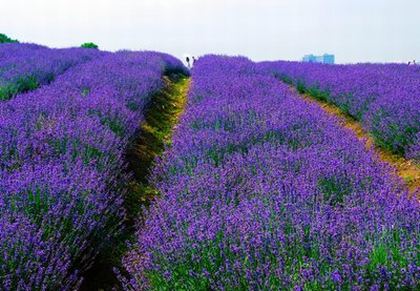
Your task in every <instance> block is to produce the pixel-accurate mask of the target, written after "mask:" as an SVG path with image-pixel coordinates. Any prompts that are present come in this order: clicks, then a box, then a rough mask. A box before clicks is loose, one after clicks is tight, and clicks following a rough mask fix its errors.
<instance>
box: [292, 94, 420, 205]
mask: <svg viewBox="0 0 420 291" xmlns="http://www.w3.org/2000/svg"><path fill="white" fill-rule="evenodd" d="M290 88H291V90H292V91H293V92H294V93H295V94H298V95H299V96H301V97H302V98H303V99H304V100H305V101H307V102H308V103H314V104H317V105H318V106H319V107H321V108H322V109H323V110H324V111H325V112H326V113H327V114H329V115H332V116H335V117H337V118H338V121H339V124H340V125H341V126H343V127H345V128H347V129H349V130H351V131H352V132H353V133H354V134H355V135H356V136H357V138H358V139H359V140H360V141H361V142H362V143H364V145H365V147H366V149H368V150H370V149H372V150H373V151H374V152H375V154H376V156H377V157H378V158H379V159H380V160H381V161H383V162H385V163H387V164H389V165H390V166H391V167H393V168H394V169H395V172H396V174H397V175H398V176H400V177H401V178H402V179H403V180H404V182H405V183H406V185H407V187H408V188H409V190H410V193H415V192H416V190H418V189H420V165H418V164H416V163H415V162H414V161H412V160H408V159H405V158H404V157H402V156H399V155H396V154H393V153H391V152H390V151H388V150H385V149H383V148H380V147H378V146H377V145H375V142H374V139H373V138H372V137H371V136H370V135H369V133H368V132H366V131H365V130H364V129H363V127H362V124H361V123H360V122H358V121H357V120H355V119H354V118H352V117H351V116H349V115H348V114H346V113H344V112H343V111H342V110H341V109H340V108H338V107H337V106H335V105H333V104H331V103H328V102H326V101H323V100H319V99H316V98H314V97H312V96H310V95H309V94H302V93H299V92H298V90H297V89H296V88H295V87H293V86H291V87H290ZM417 195H420V193H419V192H417ZM417 198H418V199H419V200H420V197H417Z"/></svg>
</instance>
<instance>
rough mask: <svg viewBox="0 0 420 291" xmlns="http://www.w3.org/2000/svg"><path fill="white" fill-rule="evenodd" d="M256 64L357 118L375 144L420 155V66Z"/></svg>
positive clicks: (413, 155)
mask: <svg viewBox="0 0 420 291" xmlns="http://www.w3.org/2000/svg"><path fill="white" fill-rule="evenodd" d="M259 66H260V68H262V69H263V70H266V71H270V72H273V73H274V74H275V75H277V76H278V77H280V78H281V79H283V80H286V81H289V82H292V83H294V84H295V85H296V86H297V87H298V89H299V90H300V91H305V92H308V93H310V94H312V95H314V96H315V97H317V98H320V99H323V100H325V101H328V102H331V103H333V104H335V105H337V106H338V107H340V108H341V109H342V110H343V111H345V112H346V113H348V114H350V115H351V116H353V117H354V118H356V119H358V120H360V121H361V122H362V124H363V126H364V127H365V128H366V129H367V130H368V131H369V132H370V133H371V134H372V136H373V137H374V138H375V141H376V143H377V144H378V145H380V146H382V147H384V148H386V149H388V150H390V151H392V152H394V153H397V154H401V155H404V154H405V155H406V156H407V157H408V158H414V159H416V160H419V155H420V152H419V151H418V148H419V146H420V144H419V139H418V138H416V135H418V134H419V132H420V66H407V65H402V64H356V65H324V64H312V63H298V62H283V61H279V62H264V63H261V64H260V65H259Z"/></svg>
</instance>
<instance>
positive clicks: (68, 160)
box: [0, 48, 185, 290]
mask: <svg viewBox="0 0 420 291" xmlns="http://www.w3.org/2000/svg"><path fill="white" fill-rule="evenodd" d="M35 49H36V50H38V49H37V48H35ZM40 50H41V49H40ZM91 51H92V52H94V51H95V50H89V52H91ZM183 70H184V71H185V68H184V66H183V65H182V63H181V62H180V61H178V60H176V59H174V58H173V57H171V56H168V55H165V54H160V53H155V52H128V51H127V52H118V53H114V54H111V53H107V54H106V55H105V56H103V57H101V58H97V59H95V60H92V61H90V62H87V63H85V64H81V65H79V66H74V67H72V68H70V69H68V70H67V71H66V72H65V73H64V74H62V75H60V76H58V77H57V78H56V80H55V81H54V82H53V83H51V84H50V85H48V86H43V87H41V88H39V89H37V90H35V91H33V92H29V93H26V94H21V95H18V96H16V97H15V98H14V99H12V100H10V101H8V102H5V103H2V104H1V106H0V249H1V254H0V257H1V258H0V282H1V287H2V288H0V289H2V290H3V289H4V290H58V289H60V290H67V289H68V290H73V289H75V288H77V286H78V284H79V283H80V282H81V279H82V278H81V275H80V272H81V271H83V270H85V269H86V268H88V267H89V265H90V264H91V263H92V261H93V259H94V258H95V256H96V254H97V253H98V252H99V251H100V250H101V249H102V248H103V247H105V246H106V245H107V243H109V241H110V240H111V238H112V237H114V236H115V235H116V234H118V232H119V231H120V228H121V223H122V221H123V219H124V215H125V214H124V209H123V207H122V205H123V204H122V202H123V198H124V195H125V193H126V191H127V186H126V185H127V184H128V181H129V179H130V177H129V175H128V174H127V171H126V165H125V161H124V155H125V150H126V148H127V147H128V145H129V143H130V142H131V140H132V138H133V135H134V133H135V132H136V130H137V129H138V127H139V124H140V122H141V121H142V120H143V117H144V116H143V111H144V109H145V107H146V106H147V104H148V103H149V101H150V98H151V96H152V95H153V94H154V93H156V92H157V91H159V90H161V89H162V86H164V83H163V81H162V75H163V74H165V73H167V72H171V71H183Z"/></svg>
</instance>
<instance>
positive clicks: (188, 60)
mask: <svg viewBox="0 0 420 291" xmlns="http://www.w3.org/2000/svg"><path fill="white" fill-rule="evenodd" d="M185 59H186V61H187V65H188V68H191V65H190V57H186V58H185Z"/></svg>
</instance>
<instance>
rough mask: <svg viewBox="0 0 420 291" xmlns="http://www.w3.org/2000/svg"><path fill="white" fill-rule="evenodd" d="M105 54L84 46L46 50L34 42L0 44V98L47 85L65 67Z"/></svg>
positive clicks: (65, 68) (4, 98)
mask: <svg viewBox="0 0 420 291" xmlns="http://www.w3.org/2000/svg"><path fill="white" fill-rule="evenodd" d="M104 54H105V53H104V52H100V51H92V50H89V49H83V48H70V49H49V48H46V47H43V46H39V45H35V44H20V43H7V44H0V101H1V100H8V99H10V98H12V97H13V96H15V95H16V94H18V93H21V92H25V91H30V90H33V89H35V88H37V87H39V86H40V85H45V84H48V83H50V82H51V81H52V80H54V78H55V77H56V76H57V75H59V74H62V73H63V72H64V71H66V70H67V69H68V68H70V67H72V66H74V65H77V64H81V63H83V62H86V61H88V60H91V59H94V58H98V57H100V56H102V55H104Z"/></svg>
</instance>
